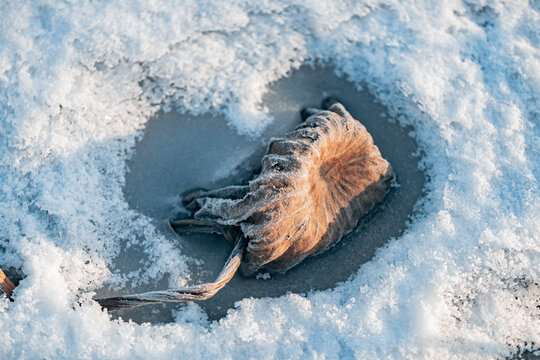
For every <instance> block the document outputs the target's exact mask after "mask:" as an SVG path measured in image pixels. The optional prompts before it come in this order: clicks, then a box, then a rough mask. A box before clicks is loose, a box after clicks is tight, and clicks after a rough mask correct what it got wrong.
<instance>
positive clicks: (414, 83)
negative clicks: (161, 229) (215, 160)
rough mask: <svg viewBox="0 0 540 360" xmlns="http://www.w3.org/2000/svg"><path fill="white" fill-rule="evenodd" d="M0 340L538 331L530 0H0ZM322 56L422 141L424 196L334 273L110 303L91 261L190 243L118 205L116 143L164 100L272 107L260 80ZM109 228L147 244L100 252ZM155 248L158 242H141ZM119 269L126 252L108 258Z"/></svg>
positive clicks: (258, 117) (248, 117)
mask: <svg viewBox="0 0 540 360" xmlns="http://www.w3.org/2000/svg"><path fill="white" fill-rule="evenodd" d="M0 8H1V9H2V10H1V13H2V22H1V24H0V45H1V46H0V124H1V125H0V147H1V150H0V159H1V160H0V179H1V186H0V199H1V201H0V224H1V225H2V229H3V231H2V234H1V235H0V262H1V264H2V266H3V267H7V266H13V267H16V268H21V269H22V271H23V272H24V274H25V275H26V278H25V279H23V280H22V281H21V283H20V284H19V287H18V288H17V290H16V292H15V301H14V302H11V303H9V302H8V300H7V299H5V298H0V328H1V329H2V336H1V337H0V357H1V358H133V357H138V358H149V357H153V358H171V357H174V358H178V357H194V358H206V357H208V358H215V357H219V358H224V357H225V358H246V357H249V358H259V357H260V358H299V357H328V358H350V357H358V358H421V357H428V358H452V357H456V358H460V357H462V358H490V357H496V356H508V355H511V354H512V353H515V352H517V351H518V349H525V350H527V349H529V350H535V349H538V347H539V346H540V345H539V344H540V331H538V329H540V310H539V309H540V308H539V301H540V300H539V298H540V293H539V292H540V285H539V281H540V280H539V279H540V254H539V249H540V221H539V219H540V196H539V192H538V179H539V177H540V162H539V159H540V152H539V149H540V140H539V137H540V130H539V119H540V111H539V108H540V107H539V101H540V100H539V94H540V50H539V44H540V14H539V12H540V5H539V4H538V2H537V1H529V2H527V1H514V2H512V3H511V4H508V3H505V2H503V1H496V0H464V1H458V0H453V1H444V2H438V1H433V2H431V1H397V0H362V1H358V2H350V1H345V0H343V1H322V0H317V1H294V0H283V1H276V2H270V1H252V2H250V1H241V0H239V1H227V2H223V1H221V2H218V1H216V2H211V1H182V2H174V1H172V2H171V1H160V0H155V1H151V2H140V3H139V2H112V1H111V2H108V1H101V2H80V3H70V2H65V3H58V4H54V5H52V4H50V3H49V2H47V1H39V2H29V1H27V2H25V1H17V2H12V3H9V2H4V3H3V4H2V5H0ZM318 61H331V62H332V63H333V64H334V65H335V67H336V69H337V71H338V72H339V73H340V74H343V75H345V76H346V77H347V78H348V79H349V80H350V81H352V82H354V83H355V84H357V85H358V86H360V83H362V84H363V85H365V86H367V87H368V88H369V90H370V91H371V92H372V93H374V94H375V95H377V97H378V99H379V100H380V101H381V102H382V103H383V104H385V105H386V106H387V107H388V108H389V109H390V110H391V112H392V114H391V115H392V116H393V117H396V118H397V119H398V121H399V122H400V123H401V124H403V125H411V126H413V127H414V128H415V132H414V136H415V138H416V140H417V142H418V143H419V144H420V147H421V149H422V151H423V152H424V153H425V154H426V155H425V157H424V159H423V166H424V168H425V171H426V172H427V173H428V175H429V177H430V183H429V188H428V189H427V195H426V198H425V199H424V200H423V202H422V204H421V209H422V215H421V216H418V217H417V218H415V219H414V221H413V222H412V223H411V226H410V228H409V229H408V231H407V232H406V233H405V234H404V235H402V236H401V237H400V238H398V239H395V240H394V241H392V242H391V243H389V244H388V245H387V246H386V247H385V248H384V249H381V250H380V251H379V252H378V254H377V256H376V257H375V258H374V259H373V260H372V261H370V262H369V263H367V264H365V265H364V266H362V267H361V268H360V270H359V271H358V273H357V274H356V275H355V276H354V277H353V278H352V279H351V280H350V281H348V282H346V283H343V284H340V285H339V286H338V287H337V288H336V289H333V290H328V291H323V292H314V293H311V294H309V295H306V296H300V295H297V294H289V295H286V296H283V297H280V298H277V299H273V298H264V299H244V300H242V301H240V302H239V303H237V308H236V309H234V310H231V311H230V312H229V314H228V316H227V317H226V318H224V319H222V320H220V321H218V322H211V323H210V322H208V319H207V318H206V317H205V315H204V313H201V311H200V309H199V308H198V307H197V305H196V304H193V305H190V306H187V307H182V308H180V309H179V310H178V313H177V316H176V322H174V323H172V324H166V325H148V324H143V325H137V324H134V323H132V322H124V321H121V320H111V318H110V316H109V315H108V314H107V313H106V312H102V311H101V309H100V308H99V306H98V305H97V304H96V303H95V302H94V301H92V300H91V298H92V295H93V292H92V290H94V289H96V288H98V287H99V286H101V285H102V284H103V283H104V282H106V281H108V282H110V283H114V284H118V285H119V286H120V285H125V284H127V283H129V284H132V285H133V284H137V283H138V282H145V281H148V279H150V278H155V277H157V276H162V275H163V274H166V273H167V274H169V276H170V282H171V284H174V285H182V284H183V283H184V282H185V281H186V277H187V266H186V262H187V261H188V260H189V259H188V258H187V257H186V256H185V255H183V254H182V253H181V250H180V249H178V248H177V247H176V246H175V245H174V244H172V243H170V241H169V240H167V239H165V238H163V237H162V236H161V235H159V233H158V232H156V230H155V228H154V226H153V225H152V222H151V219H149V218H147V217H145V216H143V215H142V214H140V213H138V212H136V211H135V210H133V209H130V208H129V207H128V205H127V202H126V201H125V199H124V197H123V194H122V186H123V185H124V182H125V171H126V165H125V164H126V160H127V159H128V158H129V157H130V156H131V153H132V149H133V146H134V143H135V141H136V139H138V138H140V137H141V136H142V134H143V129H144V126H145V123H146V121H147V120H148V119H149V118H150V117H152V116H153V115H154V114H156V112H157V111H159V110H160V109H170V108H172V107H175V108H178V109H181V110H182V111H186V112H190V113H193V114H201V113H208V112H210V113H212V114H218V113H219V114H224V115H225V116H226V117H227V119H228V121H229V124H230V125H231V126H232V127H233V128H235V129H236V130H237V131H238V132H239V133H242V134H248V135H252V136H256V135H257V134H260V133H261V132H262V131H264V128H265V126H267V125H268V124H269V123H271V121H272V119H271V118H270V117H269V116H268V112H267V109H265V108H264V104H262V103H261V99H262V98H263V95H264V93H265V90H266V88H267V85H268V84H269V83H270V82H272V81H274V80H276V79H278V78H281V77H284V76H286V75H287V74H288V73H289V71H290V70H291V69H295V68H298V67H299V66H300V65H301V64H303V63H314V62H318ZM119 240H123V241H125V242H126V243H127V244H128V247H129V248H130V249H132V250H133V251H138V252H140V253H141V254H143V255H144V256H143V257H144V259H145V263H144V264H139V265H140V267H137V268H136V269H131V271H128V272H126V271H123V269H114V268H113V267H112V264H113V260H114V258H115V257H116V256H117V255H118V254H119V252H120V251H126V249H122V248H120V246H119V245H118V244H120V243H121V242H120V241H119ZM158 259H159V261H157V260H158ZM120 270H122V271H120Z"/></svg>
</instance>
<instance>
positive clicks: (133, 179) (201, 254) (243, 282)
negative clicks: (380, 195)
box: [98, 66, 425, 323]
mask: <svg viewBox="0 0 540 360" xmlns="http://www.w3.org/2000/svg"><path fill="white" fill-rule="evenodd" d="M328 95H334V96H337V97H338V98H339V99H340V100H341V101H342V102H343V103H344V105H345V106H346V107H347V109H348V110H349V111H350V112H351V113H352V115H353V116H354V117H355V118H356V119H359V120H360V121H361V122H362V123H363V124H364V125H365V126H366V127H367V129H368V131H369V132H370V133H371V135H372V136H373V138H374V140H375V144H376V145H377V146H378V147H379V148H380V150H381V152H382V154H383V156H384V157H385V158H386V159H388V160H389V161H390V162H391V163H392V166H393V167H394V170H395V172H396V174H397V176H398V182H399V184H400V187H399V188H397V189H394V191H393V192H392V193H391V194H390V195H389V197H388V198H387V200H386V202H385V204H384V206H383V208H382V209H381V210H379V211H378V212H377V214H376V216H374V217H373V218H371V219H366V220H365V221H364V222H363V223H362V224H361V225H360V226H359V227H358V228H357V229H356V230H355V231H354V232H353V233H352V234H349V235H348V236H347V237H346V238H344V239H343V241H341V242H340V243H339V244H338V245H337V246H335V247H334V248H332V249H330V250H329V251H327V252H326V253H324V254H322V255H319V256H317V257H313V258H308V259H307V260H305V261H304V262H303V263H301V264H300V265H298V266H297V267H295V268H293V269H292V270H290V271H289V272H287V273H286V274H284V275H274V276H272V277H271V278H268V276H267V274H260V275H259V276H258V277H257V278H244V277H242V276H241V275H240V274H237V275H235V277H234V278H233V279H232V280H231V282H230V283H229V284H228V285H227V286H226V287H225V288H224V289H222V290H221V291H220V292H219V293H218V294H217V295H215V296H214V297H213V298H211V299H209V300H206V301H202V302H199V303H198V304H199V305H200V306H201V307H202V308H203V309H204V310H205V311H206V313H207V314H208V316H209V318H210V319H212V320H213V319H219V318H221V317H223V316H224V315H225V314H226V313H227V311H228V310H229V309H231V308H233V307H234V304H235V302H236V301H238V300H241V299H243V298H246V297H255V298H259V297H278V296H281V295H284V294H286V293H287V292H294V293H307V292H309V291H310V290H324V289H329V288H333V287H335V285H336V284H337V283H338V282H341V281H345V280H347V279H348V278H349V277H350V276H351V275H352V274H353V273H355V271H357V270H358V268H359V267H360V266H361V265H362V264H364V263H365V262H367V261H369V260H370V259H371V258H372V257H373V255H374V254H375V252H376V251H377V249H379V248H380V247H381V246H383V245H384V244H386V243H387V242H388V241H389V240H390V239H391V238H393V237H397V236H399V235H400V234H401V233H402V232H403V230H404V229H405V228H406V225H407V221H408V220H409V219H410V217H411V215H412V214H413V213H414V205H415V203H416V201H417V200H418V199H419V198H420V197H421V196H422V189H423V185H424V182H425V176H424V174H423V173H422V172H421V171H420V170H419V168H418V161H419V158H418V157H416V156H415V155H413V154H415V153H416V152H417V147H416V144H415V141H414V140H413V139H412V138H411V137H409V136H408V134H407V133H408V131H410V130H411V129H405V128H401V127H400V126H399V125H398V124H397V123H396V122H394V121H391V120H390V119H389V118H388V117H387V115H386V111H385V108H384V107H383V106H382V105H380V104H379V103H377V101H376V100H375V99H374V97H373V96H372V95H370V94H369V93H368V92H367V91H364V90H362V91H358V90H357V89H356V88H355V86H354V85H353V84H351V83H350V82H348V81H346V80H345V79H343V78H340V77H337V76H336V75H335V74H334V72H333V70H332V69H331V68H316V69H312V68H310V67H307V66H304V67H302V68H300V69H299V70H297V71H294V72H293V73H292V74H291V76H290V77H288V78H284V79H281V80H279V81H277V82H275V83H273V84H271V85H270V87H269V91H268V93H267V94H266V96H265V99H264V105H265V106H266V107H267V108H268V109H269V111H270V114H271V115H272V116H273V117H274V119H275V120H274V122H273V123H271V124H270V125H269V126H268V127H267V128H266V130H265V131H264V132H263V135H262V136H260V137H258V138H252V137H247V136H241V135H239V134H238V133H237V132H235V131H234V130H233V129H231V128H230V127H229V126H228V125H227V123H226V121H225V119H224V118H223V117H214V116H211V115H205V116H191V115H183V114H178V113H177V112H174V111H172V112H169V113H160V114H158V115H157V116H156V117H155V118H153V119H151V120H150V121H149V122H148V123H147V126H146V129H145V131H144V137H143V139H142V140H141V141H139V142H138V143H137V145H136V149H135V154H134V155H133V157H132V159H131V160H130V161H128V168H129V173H128V174H127V180H126V186H125V188H124V193H125V197H126V199H127V201H128V203H129V205H130V207H131V208H133V209H136V210H137V211H139V212H141V213H143V214H144V215H146V216H148V217H150V218H152V219H154V224H155V226H156V228H157V229H158V231H160V232H161V233H162V234H163V235H164V236H166V237H168V238H171V239H176V243H177V244H178V246H179V247H180V248H181V251H182V253H183V254H185V255H187V256H189V257H191V258H192V259H194V260H195V261H194V262H193V263H191V265H190V266H191V273H192V276H191V279H190V283H193V284H196V283H201V282H205V281H212V280H214V279H215V277H216V276H217V274H218V272H219V271H220V270H221V268H222V266H223V264H224V262H225V260H226V258H227V256H228V255H229V252H230V251H231V248H230V246H229V245H228V244H227V242H226V241H225V240H224V239H223V238H221V237H219V236H213V235H207V234H191V235H189V236H178V235H177V234H176V233H174V232H173V231H172V229H171V228H170V227H169V225H168V220H169V219H170V218H173V217H175V216H176V215H177V213H178V211H179V210H180V208H179V207H178V205H177V204H178V201H179V194H182V193H184V192H186V191H189V190H192V189H193V188H197V187H201V188H207V189H212V188H217V187H222V186H226V185H230V184H240V183H243V182H246V181H247V180H249V179H250V178H251V176H252V171H253V170H254V169H255V168H256V167H257V166H258V164H259V161H260V158H261V157H262V156H263V154H264V152H265V151H266V143H267V141H268V139H269V138H270V137H272V136H280V135H282V134H284V133H285V132H287V131H289V130H291V129H293V128H294V127H295V125H297V124H298V123H299V122H300V115H299V111H300V109H301V108H303V107H306V106H318V105H319V104H320V102H321V100H322V99H323V98H324V97H326V96H328ZM138 257H139V255H138V253H137V252H136V251H135V252H134V251H123V252H122V253H121V254H120V256H119V257H118V258H117V259H116V262H115V265H116V268H117V269H129V270H133V269H136V268H137V267H138V266H140V262H139V261H140V260H141V259H139V258H138ZM167 286H168V282H167V279H160V280H159V281H156V282H155V283H150V284H147V285H145V286H140V287H136V288H133V289H122V290H120V291H106V290H102V291H100V292H99V293H98V295H99V296H100V297H101V296H113V295H117V294H124V293H131V292H133V291H137V292H140V291H148V290H158V289H163V288H166V287H167ZM182 306H185V305H184V304H167V305H161V304H160V305H147V306H143V307H140V308H137V309H131V310H123V311H118V312H117V313H116V315H117V316H120V317H122V318H124V319H132V320H134V321H136V322H143V321H144V322H146V321H150V322H153V323H155V322H170V321H173V320H174V318H173V315H172V311H171V310H173V309H177V308H179V307H182Z"/></svg>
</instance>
